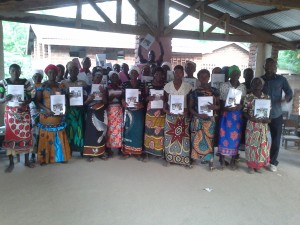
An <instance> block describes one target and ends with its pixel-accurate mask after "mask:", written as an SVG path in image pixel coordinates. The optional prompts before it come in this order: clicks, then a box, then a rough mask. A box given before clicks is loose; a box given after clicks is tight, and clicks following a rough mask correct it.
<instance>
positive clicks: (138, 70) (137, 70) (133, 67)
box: [128, 66, 141, 74]
mask: <svg viewBox="0 0 300 225" xmlns="http://www.w3.org/2000/svg"><path fill="white" fill-rule="evenodd" d="M132 70H135V71H136V72H137V73H138V74H140V73H141V72H140V69H139V67H138V66H131V67H130V69H129V72H128V73H129V74H130V73H131V71H132Z"/></svg>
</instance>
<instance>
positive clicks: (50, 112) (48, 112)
mask: <svg viewBox="0 0 300 225" xmlns="http://www.w3.org/2000/svg"><path fill="white" fill-rule="evenodd" d="M44 114H45V116H54V115H55V114H54V112H52V111H51V110H50V109H49V108H44Z"/></svg>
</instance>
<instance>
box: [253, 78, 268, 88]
mask: <svg viewBox="0 0 300 225" xmlns="http://www.w3.org/2000/svg"><path fill="white" fill-rule="evenodd" d="M257 79H259V80H260V81H261V84H262V86H264V84H265V81H264V80H263V79H262V78H260V77H254V78H253V79H252V80H251V83H250V86H252V85H253V81H255V80H257Z"/></svg>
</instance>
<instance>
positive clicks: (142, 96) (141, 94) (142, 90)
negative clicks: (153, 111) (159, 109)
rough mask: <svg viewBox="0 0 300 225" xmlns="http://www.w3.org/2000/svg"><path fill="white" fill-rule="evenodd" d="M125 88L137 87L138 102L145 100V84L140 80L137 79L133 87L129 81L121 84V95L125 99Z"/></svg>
mask: <svg viewBox="0 0 300 225" xmlns="http://www.w3.org/2000/svg"><path fill="white" fill-rule="evenodd" d="M126 89H139V102H144V101H145V85H144V83H142V82H141V81H140V80H138V81H137V87H133V86H132V85H131V82H130V81H126V82H124V83H123V84H122V97H123V99H125V90H126Z"/></svg>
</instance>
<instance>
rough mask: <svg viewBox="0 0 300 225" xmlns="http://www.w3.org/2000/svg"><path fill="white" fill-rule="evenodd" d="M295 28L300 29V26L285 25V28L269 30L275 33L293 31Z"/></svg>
mask: <svg viewBox="0 0 300 225" xmlns="http://www.w3.org/2000/svg"><path fill="white" fill-rule="evenodd" d="M293 30H300V26H294V27H285V28H279V29H274V30H268V32H270V33H272V34H275V33H283V32H287V31H293Z"/></svg>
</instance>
